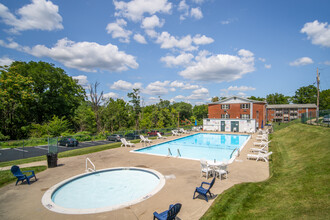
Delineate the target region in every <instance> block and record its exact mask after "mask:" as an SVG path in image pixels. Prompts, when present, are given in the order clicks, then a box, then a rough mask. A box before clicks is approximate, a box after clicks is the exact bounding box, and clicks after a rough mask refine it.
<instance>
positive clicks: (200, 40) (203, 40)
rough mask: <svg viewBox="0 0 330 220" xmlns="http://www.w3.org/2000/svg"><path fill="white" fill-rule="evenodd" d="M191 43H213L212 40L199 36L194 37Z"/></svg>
mask: <svg viewBox="0 0 330 220" xmlns="http://www.w3.org/2000/svg"><path fill="white" fill-rule="evenodd" d="M193 41H194V43H195V44H197V45H200V44H211V43H213V42H214V40H213V39H212V38H210V37H206V36H205V35H203V36H201V35H200V34H197V35H195V37H194V38H193Z"/></svg>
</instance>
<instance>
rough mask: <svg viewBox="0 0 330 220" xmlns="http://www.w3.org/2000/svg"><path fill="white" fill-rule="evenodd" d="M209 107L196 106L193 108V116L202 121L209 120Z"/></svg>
mask: <svg viewBox="0 0 330 220" xmlns="http://www.w3.org/2000/svg"><path fill="white" fill-rule="evenodd" d="M207 114H208V105H195V106H194V108H193V116H195V118H196V119H197V120H198V121H200V120H203V118H207Z"/></svg>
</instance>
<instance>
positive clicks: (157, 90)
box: [142, 81, 170, 95]
mask: <svg viewBox="0 0 330 220" xmlns="http://www.w3.org/2000/svg"><path fill="white" fill-rule="evenodd" d="M169 84H170V81H164V82H161V81H156V82H152V83H150V84H149V85H148V86H147V87H146V88H145V89H143V90H142V93H145V94H149V95H165V94H167V93H168V88H166V87H167V86H168V85H169Z"/></svg>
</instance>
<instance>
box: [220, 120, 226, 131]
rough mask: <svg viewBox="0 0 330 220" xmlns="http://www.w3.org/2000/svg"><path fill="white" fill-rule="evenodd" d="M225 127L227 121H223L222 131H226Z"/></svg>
mask: <svg viewBox="0 0 330 220" xmlns="http://www.w3.org/2000/svg"><path fill="white" fill-rule="evenodd" d="M225 127H226V122H225V121H221V131H225Z"/></svg>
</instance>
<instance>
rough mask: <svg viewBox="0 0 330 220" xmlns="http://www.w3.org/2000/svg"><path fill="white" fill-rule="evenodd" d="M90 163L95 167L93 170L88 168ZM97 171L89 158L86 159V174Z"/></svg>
mask: <svg viewBox="0 0 330 220" xmlns="http://www.w3.org/2000/svg"><path fill="white" fill-rule="evenodd" d="M88 162H89V163H90V164H91V165H92V166H93V169H92V168H88ZM95 171H96V169H95V165H94V164H93V163H92V161H91V160H90V159H89V158H88V157H87V158H86V172H87V173H88V172H95Z"/></svg>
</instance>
